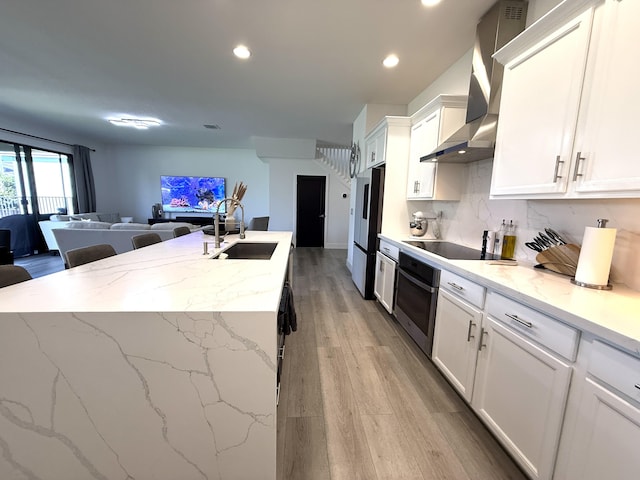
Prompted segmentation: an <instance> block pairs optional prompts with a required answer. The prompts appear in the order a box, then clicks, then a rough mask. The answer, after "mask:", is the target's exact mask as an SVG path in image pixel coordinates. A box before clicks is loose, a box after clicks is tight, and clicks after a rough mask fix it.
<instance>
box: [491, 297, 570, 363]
mask: <svg viewBox="0 0 640 480" xmlns="http://www.w3.org/2000/svg"><path fill="white" fill-rule="evenodd" d="M487 309H488V312H489V315H491V316H492V317H493V318H495V319H496V320H499V321H500V322H502V323H504V324H507V325H509V326H510V327H513V328H514V329H515V330H517V331H518V332H519V333H520V334H522V335H524V336H526V337H528V338H530V339H532V340H535V341H536V342H538V343H539V344H540V345H542V346H544V347H546V348H548V349H549V350H552V351H554V352H556V353H558V354H560V355H562V356H563V357H564V358H566V359H569V360H572V361H573V360H575V359H576V352H577V349H578V339H579V337H580V334H579V332H578V330H576V329H574V328H572V327H570V326H568V325H566V324H564V323H562V322H560V321H558V320H555V319H553V318H551V317H548V316H547V315H545V314H543V313H540V312H538V311H536V310H533V309H531V308H529V307H526V306H524V305H522V304H520V303H518V302H516V301H514V300H511V299H509V298H506V297H503V296H502V295H498V294H497V293H494V292H489V295H488V296H487Z"/></svg>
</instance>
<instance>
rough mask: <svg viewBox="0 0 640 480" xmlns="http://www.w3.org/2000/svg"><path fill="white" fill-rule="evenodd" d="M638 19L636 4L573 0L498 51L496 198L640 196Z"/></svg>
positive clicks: (493, 193)
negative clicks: (633, 53) (634, 50)
mask: <svg viewBox="0 0 640 480" xmlns="http://www.w3.org/2000/svg"><path fill="white" fill-rule="evenodd" d="M639 16H640V2H637V1H633V0H591V1H589V0H566V1H564V2H562V3H561V4H560V5H559V6H558V7H557V8H555V9H554V10H553V11H552V12H550V13H549V14H548V15H546V16H545V17H543V18H542V19H541V20H540V21H538V22H536V23H535V24H533V25H532V26H531V27H530V28H529V29H527V30H525V32H523V33H522V34H521V35H519V36H518V37H516V39H514V40H513V41H512V42H510V43H509V44H507V45H506V46H505V47H503V48H502V49H501V50H500V51H499V52H497V53H496V54H495V57H496V59H497V60H498V61H500V62H501V63H503V64H504V65H505V71H504V81H503V87H502V98H501V103H500V118H499V121H498V132H497V139H496V151H495V156H494V163H493V177H492V182H491V196H492V198H507V197H510V198H582V197H600V198H602V197H637V196H640V162H637V161H636V158H635V156H636V153H635V151H636V150H635V149H636V147H635V141H634V137H635V125H634V119H635V116H636V112H637V111H638V109H640V96H638V95H637V86H636V85H635V83H636V82H635V80H634V78H637V76H638V74H639V73H640V67H639V66H638V65H637V62H633V61H631V59H630V57H629V55H630V52H629V48H630V46H631V45H636V44H638V42H639V41H640V29H638V28H637V18H639Z"/></svg>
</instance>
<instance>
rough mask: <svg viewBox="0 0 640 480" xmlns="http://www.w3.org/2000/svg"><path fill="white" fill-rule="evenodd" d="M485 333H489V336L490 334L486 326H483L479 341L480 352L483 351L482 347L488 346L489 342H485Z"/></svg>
mask: <svg viewBox="0 0 640 480" xmlns="http://www.w3.org/2000/svg"><path fill="white" fill-rule="evenodd" d="M485 335H487V336H488V335H489V332H487V331H486V330H485V329H484V327H482V328H481V329H480V342H479V343H478V351H479V352H480V351H482V347H486V346H487V344H486V343H484V336H485Z"/></svg>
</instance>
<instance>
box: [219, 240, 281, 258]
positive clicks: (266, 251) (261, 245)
mask: <svg viewBox="0 0 640 480" xmlns="http://www.w3.org/2000/svg"><path fill="white" fill-rule="evenodd" d="M277 246H278V243H273V242H238V243H234V244H233V245H231V246H230V247H228V248H226V249H225V250H222V251H221V252H220V253H218V254H217V255H216V256H215V257H214V259H215V260H223V259H230V260H269V259H270V258H271V255H273V252H274V251H275V249H276V247H277Z"/></svg>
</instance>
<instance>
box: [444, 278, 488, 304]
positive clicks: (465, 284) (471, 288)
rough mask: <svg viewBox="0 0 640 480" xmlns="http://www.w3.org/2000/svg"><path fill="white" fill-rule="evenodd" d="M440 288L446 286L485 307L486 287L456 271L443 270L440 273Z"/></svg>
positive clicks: (459, 295)
mask: <svg viewBox="0 0 640 480" xmlns="http://www.w3.org/2000/svg"><path fill="white" fill-rule="evenodd" d="M440 288H444V289H446V290H447V291H449V292H452V293H454V294H455V295H457V296H458V297H461V298H464V299H465V300H467V301H468V302H469V303H471V304H472V305H475V306H476V307H478V308H483V307H484V294H485V292H486V289H485V288H484V287H481V286H480V285H478V284H476V283H473V282H471V281H469V280H467V279H466V278H464V277H461V276H459V275H456V274H455V273H451V272H448V271H446V270H442V272H441V273H440Z"/></svg>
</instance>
